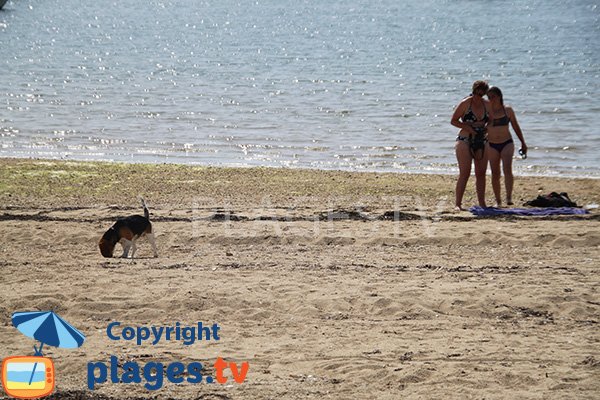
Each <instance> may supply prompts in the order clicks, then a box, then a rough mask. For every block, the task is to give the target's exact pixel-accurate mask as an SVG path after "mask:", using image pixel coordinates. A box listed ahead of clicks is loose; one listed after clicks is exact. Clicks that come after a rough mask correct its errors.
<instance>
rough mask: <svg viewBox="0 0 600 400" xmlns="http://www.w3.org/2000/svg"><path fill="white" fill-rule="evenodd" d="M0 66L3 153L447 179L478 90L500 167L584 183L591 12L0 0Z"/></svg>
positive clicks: (509, 4) (460, 4)
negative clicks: (462, 119)
mask: <svg viewBox="0 0 600 400" xmlns="http://www.w3.org/2000/svg"><path fill="white" fill-rule="evenodd" d="M0 66H1V67H2V68H1V69H0V156H2V157H43V158H62V159H81V160H117V161H127V162H161V163H162V162H169V163H171V162H172V163H194V164H203V165H229V166H231V165H235V166H238V165H241V166H254V165H264V166H281V167H303V168H320V169H343V170H359V171H360V170H364V171H397V172H441V173H455V172H456V170H457V168H456V159H455V155H454V151H453V146H454V138H455V136H456V133H457V129H456V128H454V127H452V126H451V125H450V123H449V121H450V117H451V114H452V112H453V109H454V107H455V106H456V104H457V103H458V102H459V101H460V100H461V99H462V98H463V97H465V96H466V95H468V94H469V92H470V89H471V84H472V82H473V81H474V80H477V79H485V80H488V81H489V82H490V84H493V85H497V86H499V87H500V88H501V89H502V90H503V92H504V97H505V102H506V103H508V104H511V105H512V106H513V107H514V108H515V110H516V112H517V117H518V119H519V122H520V124H521V127H522V128H523V131H524V134H525V137H526V140H527V142H528V145H529V147H530V152H529V158H528V159H527V160H520V159H519V160H516V161H515V170H516V173H518V174H523V175H524V174H527V175H552V176H589V177H596V178H598V177H600V161H599V160H598V153H599V150H600V129H599V128H598V123H597V116H598V115H599V112H600V100H599V95H600V90H599V88H600V83H599V82H600V79H599V78H600V1H598V0H594V1H586V0H562V1H558V0H543V1H542V0H537V1H536V0H533V1H525V0H523V1H463V0H453V1H449V0H422V1H408V2H398V1H393V0H381V1H366V0H365V1H355V0H346V1H330V0H328V1H324V0H323V1H321V0H314V1H289V0H277V1H276V0H270V1H237V2H234V1H227V0H225V1H223V0H221V1H192V0H180V1H141V0H128V1H120V2H111V1H98V2H80V1H73V0H62V1H58V0H43V1H42V0H11V1H9V2H8V3H7V4H6V5H5V6H4V9H3V10H0ZM513 136H514V139H515V140H516V136H515V135H513ZM517 148H518V141H517Z"/></svg>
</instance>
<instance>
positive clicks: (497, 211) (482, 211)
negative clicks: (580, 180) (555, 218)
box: [469, 206, 589, 216]
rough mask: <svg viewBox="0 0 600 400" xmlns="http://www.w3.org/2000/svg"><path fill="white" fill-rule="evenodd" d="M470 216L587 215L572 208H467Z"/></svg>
mask: <svg viewBox="0 0 600 400" xmlns="http://www.w3.org/2000/svg"><path fill="white" fill-rule="evenodd" d="M469 211H471V213H472V214H474V215H478V216H495V215H522V216H530V215H533V216H547V215H581V214H588V212H589V211H588V210H586V209H583V208H574V207H544V208H496V207H485V208H484V207H479V206H473V207H471V208H469Z"/></svg>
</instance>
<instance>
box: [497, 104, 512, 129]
mask: <svg viewBox="0 0 600 400" xmlns="http://www.w3.org/2000/svg"><path fill="white" fill-rule="evenodd" d="M502 108H503V109H504V116H503V117H500V118H494V126H507V125H508V123H509V122H510V118H509V117H508V114H507V113H506V108H504V107H502Z"/></svg>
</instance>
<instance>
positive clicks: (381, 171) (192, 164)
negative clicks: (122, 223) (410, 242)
mask: <svg viewBox="0 0 600 400" xmlns="http://www.w3.org/2000/svg"><path fill="white" fill-rule="evenodd" d="M517 158H518V157H517V156H515V159H517ZM0 160H29V161H57V162H60V161H64V162H82V163H109V164H113V163H114V164H127V165H182V166H190V167H210V168H239V169H246V168H272V169H291V170H306V171H334V172H335V171H337V172H350V173H374V174H387V173H390V174H408V175H442V176H455V175H458V167H456V170H455V171H454V170H453V171H448V170H443V171H425V170H421V169H410V170H409V169H406V170H402V169H398V170H393V169H391V168H390V169H369V170H366V169H364V170H362V169H354V170H352V169H339V168H337V169H336V168H317V167H314V168H311V167H304V166H300V167H296V166H281V165H268V166H261V165H243V164H239V165H238V164H208V163H206V164H205V163H200V162H175V161H174V162H170V161H122V160H104V159H103V160H95V159H86V158H74V159H65V158H44V157H29V156H23V157H19V156H6V157H4V156H0ZM453 168H454V167H453ZM513 172H514V173H515V177H525V178H559V179H563V178H564V179H593V180H600V174H598V175H577V174H573V175H571V174H564V173H560V172H557V173H556V174H550V175H549V174H544V173H538V174H535V173H533V174H523V173H522V171H513ZM490 174H491V172H490V170H489V168H488V170H487V176H490ZM471 176H474V172H471Z"/></svg>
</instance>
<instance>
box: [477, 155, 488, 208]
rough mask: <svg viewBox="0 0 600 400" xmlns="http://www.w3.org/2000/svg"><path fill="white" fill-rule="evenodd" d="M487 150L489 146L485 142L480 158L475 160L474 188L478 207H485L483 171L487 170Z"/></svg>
mask: <svg viewBox="0 0 600 400" xmlns="http://www.w3.org/2000/svg"><path fill="white" fill-rule="evenodd" d="M489 152H490V149H489V146H488V145H487V144H486V145H485V148H484V152H483V157H482V158H481V160H475V189H476V190H477V202H478V203H479V207H487V205H486V204H485V171H486V170H487V165H488V153H489Z"/></svg>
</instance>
